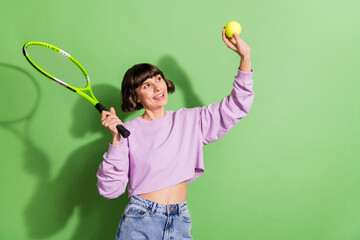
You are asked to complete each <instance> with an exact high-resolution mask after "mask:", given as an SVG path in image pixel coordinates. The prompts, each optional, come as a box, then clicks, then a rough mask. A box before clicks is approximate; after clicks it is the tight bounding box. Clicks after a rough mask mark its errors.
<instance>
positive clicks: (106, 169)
mask: <svg viewBox="0 0 360 240" xmlns="http://www.w3.org/2000/svg"><path fill="white" fill-rule="evenodd" d="M103 157H104V160H103V161H102V162H101V164H100V166H99V170H98V172H97V175H96V176H97V179H98V181H97V187H98V190H99V193H100V195H101V196H104V197H105V198H109V199H110V198H117V197H119V196H120V195H121V194H123V193H124V192H125V189H126V186H127V183H128V181H129V178H128V172H129V148H128V141H127V139H125V138H122V137H121V138H120V146H114V145H112V144H109V149H108V151H107V152H106V153H104V155H103Z"/></svg>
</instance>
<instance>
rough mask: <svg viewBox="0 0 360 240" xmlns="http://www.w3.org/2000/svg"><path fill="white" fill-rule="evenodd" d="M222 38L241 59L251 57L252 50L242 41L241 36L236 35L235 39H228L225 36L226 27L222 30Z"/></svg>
mask: <svg viewBox="0 0 360 240" xmlns="http://www.w3.org/2000/svg"><path fill="white" fill-rule="evenodd" d="M222 37H223V40H224V42H225V44H226V45H227V46H228V47H229V48H230V49H232V50H234V51H235V52H236V53H237V54H239V56H240V57H241V58H245V57H250V54H251V49H250V47H249V46H248V45H247V44H246V43H245V42H244V40H242V39H241V38H240V37H239V35H237V34H236V33H234V37H233V38H230V39H229V38H228V37H227V36H226V34H225V27H224V28H223V30H222Z"/></svg>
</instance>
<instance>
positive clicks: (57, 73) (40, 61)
mask: <svg viewBox="0 0 360 240" xmlns="http://www.w3.org/2000/svg"><path fill="white" fill-rule="evenodd" d="M26 51H27V53H28V56H29V57H30V58H31V60H32V61H33V62H34V63H35V64H36V65H37V66H38V67H40V68H41V69H42V70H44V71H45V72H47V73H48V74H50V75H51V76H53V77H54V78H56V79H58V80H60V81H61V85H64V84H68V85H70V86H73V87H77V88H85V87H86V86H87V79H86V73H85V72H83V71H82V70H81V69H80V65H79V63H78V62H76V60H74V58H72V57H71V56H69V55H68V54H67V53H65V52H63V53H59V52H57V51H55V50H54V49H52V48H47V47H43V46H41V45H30V46H28V47H27V48H26ZM64 53H65V54H64Z"/></svg>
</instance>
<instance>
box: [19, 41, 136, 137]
mask: <svg viewBox="0 0 360 240" xmlns="http://www.w3.org/2000/svg"><path fill="white" fill-rule="evenodd" d="M30 49H33V50H31V51H29V50H30ZM49 49H50V50H52V51H49ZM23 54H24V56H25V58H26V59H27V60H28V62H29V63H30V64H31V65H32V66H33V67H34V68H35V69H36V70H38V71H39V72H40V73H42V74H43V75H45V76H46V77H48V78H49V79H51V80H52V81H54V82H56V83H57V84H59V85H61V86H63V87H65V88H67V89H69V90H70V91H72V92H74V93H77V94H78V95H80V96H81V97H83V98H85V99H86V100H88V101H89V102H90V103H92V104H93V105H94V106H95V108H96V109H97V110H98V111H99V112H100V113H101V112H102V111H104V110H105V111H108V110H107V109H106V108H105V107H104V106H103V105H102V104H101V103H100V102H99V101H98V100H97V99H96V97H95V96H94V93H93V91H92V89H91V84H90V78H89V75H88V74H87V72H86V70H85V69H84V67H83V66H82V65H81V64H80V63H79V62H78V61H77V60H76V59H75V58H74V57H72V56H71V55H70V54H68V53H67V52H65V51H64V50H61V49H60V48H58V47H55V46H53V45H50V44H48V43H44V42H36V41H31V42H27V43H25V45H24V46H23ZM29 55H31V56H32V57H31V58H30V56H29ZM59 56H60V57H59ZM34 57H35V58H34ZM63 57H66V58H67V59H68V60H70V61H64V60H63V59H64V58H63ZM60 58H61V59H60ZM34 59H36V60H34ZM35 62H36V63H38V64H36V63H35ZM40 62H41V63H42V64H39V63H40ZM70 62H71V63H70ZM69 64H70V65H71V66H69ZM39 65H42V66H44V65H45V66H46V68H47V71H49V70H51V72H52V73H54V72H55V73H56V76H57V77H55V74H53V75H54V76H53V75H51V74H49V73H48V72H47V71H45V70H43V69H42V68H41V67H40V66H39ZM79 70H80V71H79ZM80 72H81V73H82V74H80ZM64 73H65V75H63V74H64ZM66 74H67V76H66ZM59 75H61V76H62V77H64V78H66V79H67V80H66V82H65V80H64V79H62V80H60V77H59ZM76 75H79V76H76ZM80 75H81V76H80ZM79 78H85V81H80V79H79ZM70 82H71V85H70V84H69V83H70ZM80 83H86V84H85V87H75V86H73V85H75V84H76V85H79V84H80ZM86 91H87V92H88V93H89V94H86V93H85V92H86ZM116 128H117V130H118V131H119V132H120V134H121V135H122V136H123V137H124V138H127V137H128V136H129V135H130V132H129V131H128V130H127V129H126V128H125V127H124V126H123V125H117V126H116Z"/></svg>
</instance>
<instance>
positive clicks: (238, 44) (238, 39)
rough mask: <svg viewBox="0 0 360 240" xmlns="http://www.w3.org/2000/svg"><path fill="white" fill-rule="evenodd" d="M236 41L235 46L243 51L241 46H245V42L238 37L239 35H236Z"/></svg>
mask: <svg viewBox="0 0 360 240" xmlns="http://www.w3.org/2000/svg"><path fill="white" fill-rule="evenodd" d="M234 41H235V45H236V47H237V49H239V50H240V49H241V45H242V44H243V41H241V39H240V37H239V35H237V33H234Z"/></svg>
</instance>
